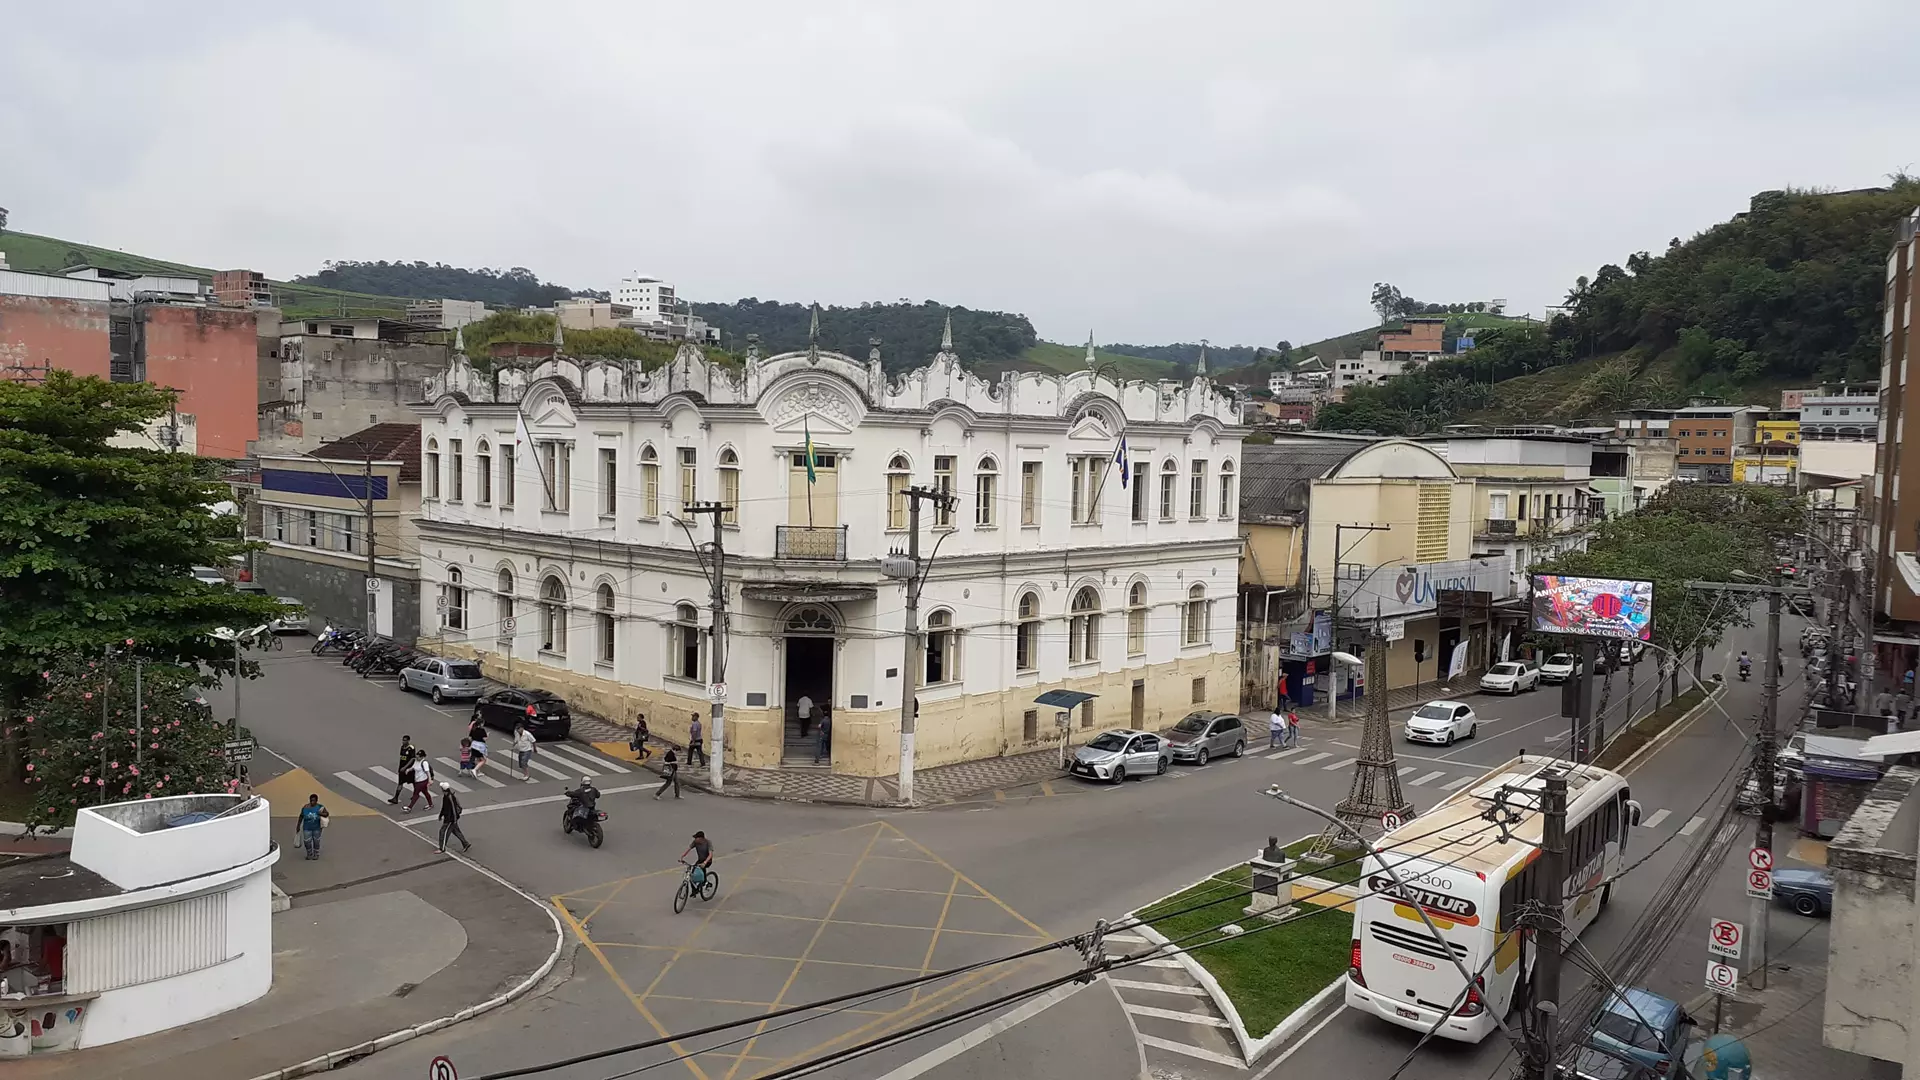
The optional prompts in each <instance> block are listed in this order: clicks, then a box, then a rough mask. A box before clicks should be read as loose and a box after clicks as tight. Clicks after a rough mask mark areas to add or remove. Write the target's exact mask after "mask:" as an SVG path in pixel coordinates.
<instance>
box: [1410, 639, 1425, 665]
mask: <svg viewBox="0 0 1920 1080" xmlns="http://www.w3.org/2000/svg"><path fill="white" fill-rule="evenodd" d="M1413 662H1414V663H1416V664H1424V663H1426V662H1427V643H1426V642H1425V641H1423V640H1421V639H1420V638H1414V639H1413Z"/></svg>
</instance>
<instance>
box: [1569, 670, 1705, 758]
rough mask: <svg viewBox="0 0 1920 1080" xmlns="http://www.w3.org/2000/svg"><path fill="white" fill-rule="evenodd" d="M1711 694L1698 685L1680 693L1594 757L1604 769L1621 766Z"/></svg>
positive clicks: (1608, 743) (1615, 738) (1608, 742)
mask: <svg viewBox="0 0 1920 1080" xmlns="http://www.w3.org/2000/svg"><path fill="white" fill-rule="evenodd" d="M1706 698H1707V692H1706V691H1705V690H1703V689H1701V688H1700V687H1698V686H1696V687H1694V688H1693V689H1691V690H1688V691H1686V692H1685V693H1683V694H1681V695H1680V696H1679V697H1677V698H1674V699H1673V700H1672V701H1669V702H1667V703H1666V704H1665V705H1662V706H1660V707H1659V708H1658V709H1655V710H1653V712H1652V713H1651V714H1649V715H1647V716H1646V717H1644V718H1642V719H1641V720H1640V721H1639V722H1638V723H1636V724H1633V725H1632V726H1631V727H1628V728H1627V729H1626V730H1625V731H1622V732H1620V733H1619V734H1617V735H1615V736H1614V737H1613V738H1612V739H1610V740H1608V741H1607V745H1606V746H1605V747H1603V748H1602V749H1601V751H1600V756H1599V757H1598V758H1596V759H1594V764H1596V765H1598V766H1600V767H1601V768H1603V769H1617V768H1619V767H1620V766H1621V765H1622V764H1623V763H1624V762H1625V761H1626V760H1627V759H1628V758H1630V757H1632V756H1633V755H1634V754H1635V753H1636V752H1638V751H1639V749H1640V748H1641V747H1643V746H1645V745H1647V744H1648V743H1650V742H1652V741H1653V740H1654V739H1655V738H1657V737H1658V736H1659V734H1660V733H1661V732H1663V731H1665V730H1667V729H1668V728H1670V727H1672V726H1673V725H1674V722H1675V721H1677V720H1679V719H1680V718H1681V717H1683V716H1685V715H1687V713H1689V712H1691V711H1692V710H1693V708H1694V707H1695V706H1697V705H1699V704H1700V703H1701V702H1702V701H1705V700H1706Z"/></svg>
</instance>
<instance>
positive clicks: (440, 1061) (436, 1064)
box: [427, 1054, 460, 1080]
mask: <svg viewBox="0 0 1920 1080" xmlns="http://www.w3.org/2000/svg"><path fill="white" fill-rule="evenodd" d="M427 1080H460V1074H459V1073H458V1072H456V1071H455V1070H454V1067H453V1059H452V1058H450V1057H448V1056H447V1055H445V1054H441V1055H440V1056H439V1057H436V1058H434V1059H433V1060H432V1061H431V1062H429V1063H428V1064H427Z"/></svg>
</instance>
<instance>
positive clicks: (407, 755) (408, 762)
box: [387, 735, 415, 806]
mask: <svg viewBox="0 0 1920 1080" xmlns="http://www.w3.org/2000/svg"><path fill="white" fill-rule="evenodd" d="M414 752H415V751H414V748H413V736H411V735H402V736H400V764H398V765H396V766H394V768H393V773H394V776H395V777H397V779H395V780H394V782H393V798H391V799H388V800H387V803H388V805H391V806H398V805H400V796H401V795H402V794H404V793H405V792H406V790H407V770H409V769H411V768H413V755H414Z"/></svg>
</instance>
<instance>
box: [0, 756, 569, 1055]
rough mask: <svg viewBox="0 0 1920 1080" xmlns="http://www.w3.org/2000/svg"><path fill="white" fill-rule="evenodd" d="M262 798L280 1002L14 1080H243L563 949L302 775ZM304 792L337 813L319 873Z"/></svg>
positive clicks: (491, 993)
mask: <svg viewBox="0 0 1920 1080" xmlns="http://www.w3.org/2000/svg"><path fill="white" fill-rule="evenodd" d="M256 792H257V793H258V794H261V795H264V796H266V797H267V798H268V800H269V801H270V802H271V803H272V805H273V814H274V818H273V828H274V840H275V841H276V842H278V843H279V844H281V845H282V849H281V852H282V853H281V857H280V862H279V863H278V864H277V865H276V866H275V867H274V870H273V881H274V884H275V885H278V886H279V887H280V888H281V889H282V890H284V891H285V892H286V893H287V894H288V895H289V896H290V897H291V899H292V903H293V906H292V908H291V909H289V910H287V911H283V912H280V913H278V914H276V915H274V916H273V949H274V971H273V989H272V990H270V991H269V992H268V993H267V995H266V996H265V997H263V998H261V999H260V1000H258V1001H256V1002H254V1003H253V1004H251V1005H247V1006H245V1007H243V1008H240V1009H236V1010H234V1011H233V1012H230V1013H226V1014H224V1015H221V1016H217V1017H213V1018H212V1019H209V1020H203V1021H201V1022H199V1023H197V1024H190V1025H188V1026H186V1027H182V1028H176V1029H174V1030H172V1031H165V1032H160V1033H158V1034H155V1035H149V1036H146V1037H145V1038H140V1039H131V1040H128V1041H127V1042H123V1043H116V1044H113V1045H110V1046H103V1047H99V1048H96V1049H92V1050H81V1051H76V1052H73V1053H67V1054H55V1055H49V1056H47V1057H45V1058H28V1059H25V1060H22V1061H18V1062H12V1063H9V1065H8V1067H7V1075H8V1077H9V1080H39V1078H45V1077H58V1078H67V1077H72V1078H74V1080H81V1078H86V1080H92V1078H94V1077H106V1076H140V1077H143V1078H146V1080H212V1078H216V1077H217V1078H220V1080H247V1078H251V1077H261V1076H265V1075H268V1074H273V1073H275V1072H276V1071H277V1070H281V1069H285V1068H287V1067H288V1066H293V1065H296V1064H298V1063H301V1062H305V1061H308V1060H309V1059H312V1058H316V1057H320V1056H322V1055H326V1054H329V1053H332V1052H334V1051H337V1050H342V1049H345V1048H348V1047H354V1046H357V1045H358V1044H361V1043H366V1042H369V1041H371V1040H373V1039H378V1038H381V1037H383V1036H386V1035H389V1034H391V1033H393V1032H397V1031H400V1030H401V1029H404V1028H409V1027H413V1026H416V1025H420V1024H425V1023H428V1022H429V1021H434V1020H438V1019H440V1018H442V1017H450V1016H453V1015H454V1014H457V1013H460V1012H461V1011H462V1010H465V1009H468V1008H470V1007H472V1006H474V1005H477V1004H480V1003H482V1002H485V1001H488V1000H489V999H492V998H494V997H496V996H498V995H502V994H506V993H509V992H511V991H513V990H515V989H516V988H519V987H520V986H521V985H522V984H523V983H526V982H527V980H528V978H529V976H532V975H534V974H536V973H543V972H544V970H545V969H547V968H549V967H550V966H551V964H552V962H553V959H554V958H555V956H556V950H557V946H558V944H559V941H558V939H557V936H556V932H555V928H554V923H553V921H552V919H551V917H550V916H549V915H548V913H547V911H546V910H545V908H544V907H542V906H540V905H537V904H535V903H534V902H532V901H529V900H528V899H527V898H526V897H524V896H522V895H520V894H519V893H517V892H515V891H514V890H513V889H511V888H508V887H507V886H505V885H503V884H501V883H499V882H497V881H495V880H494V879H493V878H491V877H488V876H487V875H485V874H483V873H481V872H479V871H477V870H475V869H474V868H472V867H471V866H468V865H466V864H463V863H461V862H459V861H457V860H453V859H450V858H448V857H446V856H443V855H438V854H436V853H435V852H434V850H433V848H432V846H431V845H430V844H426V843H422V842H421V839H420V838H419V837H416V836H414V835H412V834H411V833H409V832H408V831H407V830H405V829H401V828H397V827H395V826H394V824H393V823H392V822H390V821H388V820H386V819H385V818H384V817H383V816H382V815H380V814H378V813H377V812H376V811H373V810H369V809H367V808H365V807H361V806H359V805H358V804H356V803H354V802H353V801H352V800H350V799H347V798H345V797H342V796H339V795H330V794H329V793H328V791H327V789H326V788H325V787H324V786H322V785H321V784H319V783H318V782H317V781H316V780H315V779H314V778H313V777H312V776H311V775H310V774H308V773H306V772H305V771H304V770H298V769H296V770H293V771H291V772H287V773H283V774H281V775H280V776H277V777H275V778H273V779H272V780H269V781H267V782H265V783H262V784H260V785H259V787H258V788H257V789H256ZM309 792H318V793H319V794H320V798H321V800H322V801H323V802H325V803H326V804H327V807H328V809H330V810H331V811H332V812H333V820H332V823H331V824H330V825H329V826H328V828H327V830H326V834H325V843H324V847H323V850H322V854H321V857H320V858H319V859H318V860H315V861H308V860H306V859H305V858H303V857H302V852H301V850H300V848H299V845H298V844H297V843H295V842H294V838H293V818H292V815H293V814H294V813H295V811H296V810H297V808H298V807H299V805H300V804H302V803H304V802H305V801H306V795H307V794H308V793H309ZM286 1075H297V1074H295V1073H288V1074H286Z"/></svg>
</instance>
